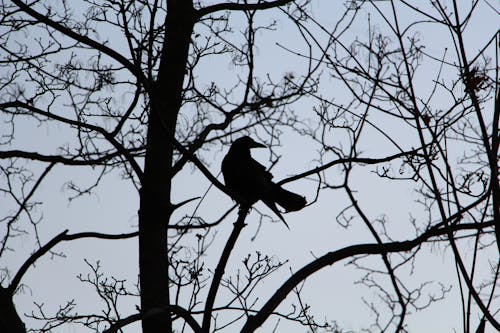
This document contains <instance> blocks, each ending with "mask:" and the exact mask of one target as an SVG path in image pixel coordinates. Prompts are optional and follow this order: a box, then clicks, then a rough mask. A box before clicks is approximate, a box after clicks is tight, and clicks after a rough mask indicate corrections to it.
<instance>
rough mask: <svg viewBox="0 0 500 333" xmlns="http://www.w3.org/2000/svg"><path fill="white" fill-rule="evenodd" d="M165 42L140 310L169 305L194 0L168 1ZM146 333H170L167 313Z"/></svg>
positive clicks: (146, 202) (147, 170)
mask: <svg viewBox="0 0 500 333" xmlns="http://www.w3.org/2000/svg"><path fill="white" fill-rule="evenodd" d="M167 10H168V12H167V17H166V20H165V41H164V45H163V51H162V52H163V53H162V57H161V62H160V67H159V73H158V79H157V82H156V84H154V86H153V90H152V91H150V92H149V93H150V98H151V109H150V114H149V120H148V135H147V148H146V156H145V162H144V163H145V165H144V179H143V184H142V189H141V195H140V210H139V271H140V286H141V310H142V312H143V313H146V312H148V311H150V310H152V309H154V308H161V307H168V306H169V305H170V300H169V279H168V265H169V258H168V245H167V225H168V223H169V219H170V216H171V214H172V209H173V208H172V204H171V200H170V192H171V179H172V176H173V174H172V171H171V168H172V158H173V149H174V147H173V144H172V140H173V138H174V137H175V129H176V123H177V115H178V113H179V109H180V107H181V101H182V85H183V82H184V75H185V69H186V64H187V59H188V52H189V45H190V42H191V33H192V31H193V17H194V15H193V14H194V9H193V4H192V1H187V0H170V1H168V2H167ZM142 328H143V332H144V333H153V332H155V333H157V332H168V333H170V332H172V320H171V316H170V315H161V316H160V315H158V316H152V317H149V318H144V320H143V321H142Z"/></svg>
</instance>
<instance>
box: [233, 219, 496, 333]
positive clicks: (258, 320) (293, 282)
mask: <svg viewBox="0 0 500 333" xmlns="http://www.w3.org/2000/svg"><path fill="white" fill-rule="evenodd" d="M491 226H493V223H492V222H489V223H483V224H476V223H474V224H464V225H455V226H453V228H452V230H453V231H454V232H456V231H460V230H467V229H471V228H472V229H485V228H488V227H491ZM447 233H448V231H447V230H446V228H444V227H443V228H431V229H429V230H428V231H426V232H424V233H422V234H421V235H420V236H418V237H416V238H414V239H412V240H407V241H402V242H391V243H383V244H378V243H377V244H359V245H352V246H347V247H344V248H342V249H340V250H337V251H333V252H329V253H327V254H325V255H323V256H321V257H319V258H317V259H315V260H313V261H311V262H310V263H309V264H307V265H305V266H304V267H302V268H301V269H299V270H298V271H297V272H296V273H294V274H293V275H292V276H291V277H290V278H289V279H288V280H286V281H285V282H284V283H283V284H282V285H281V287H279V288H278V290H276V292H275V293H274V294H273V295H272V296H271V297H270V298H269V300H268V301H267V302H266V303H265V304H264V305H263V306H262V307H261V308H260V310H259V312H258V313H257V314H255V315H253V316H250V317H249V318H248V320H247V322H246V323H245V325H244V326H243V328H242V329H241V333H251V332H254V331H255V330H256V329H257V328H259V327H260V326H261V325H262V324H263V323H264V322H265V321H266V320H267V318H268V317H269V316H270V315H271V314H272V312H273V311H274V310H275V309H276V307H277V306H278V305H279V304H281V302H282V301H283V300H284V299H285V298H286V297H287V296H288V294H289V293H290V292H292V291H293V289H294V288H295V287H296V286H297V285H298V284H299V283H301V282H302V281H304V280H305V279H306V278H307V277H309V276H311V275H312V274H314V273H315V272H317V271H319V270H321V269H323V268H325V267H326V266H330V265H333V264H334V263H336V262H339V261H341V260H343V259H346V258H350V257H355V256H358V255H368V254H378V255H381V254H387V253H393V252H407V251H410V250H412V249H413V248H415V247H418V246H420V245H421V244H422V243H424V242H425V241H427V240H429V239H430V238H431V237H436V236H442V235H447ZM485 315H486V316H487V317H488V316H489V318H488V319H489V320H490V323H491V324H492V325H493V326H494V327H495V328H497V329H498V328H500V324H498V322H496V320H495V319H494V318H493V317H492V316H491V314H489V313H487V314H485Z"/></svg>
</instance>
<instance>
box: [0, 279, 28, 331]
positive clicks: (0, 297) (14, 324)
mask: <svg viewBox="0 0 500 333" xmlns="http://www.w3.org/2000/svg"><path fill="white" fill-rule="evenodd" d="M0 333H26V327H25V326H24V323H23V322H22V320H21V318H19V315H18V314H17V311H16V308H15V306H14V303H13V302H12V294H11V293H10V292H9V290H8V289H5V288H3V287H0Z"/></svg>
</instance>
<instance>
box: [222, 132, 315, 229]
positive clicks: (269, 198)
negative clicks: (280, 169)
mask: <svg viewBox="0 0 500 333" xmlns="http://www.w3.org/2000/svg"><path fill="white" fill-rule="evenodd" d="M260 147H265V146H264V145H262V144H260V143H257V142H255V141H254V140H252V139H251V138H250V137H248V136H244V137H241V138H239V139H237V140H235V141H234V142H233V144H232V145H231V148H230V149H229V152H228V153H227V155H226V156H225V157H224V159H223V160H222V174H223V175H224V183H225V184H226V186H227V187H228V188H229V189H230V190H231V191H233V192H234V193H235V194H236V195H238V196H239V197H240V199H241V200H244V201H245V203H246V204H248V205H252V204H254V203H255V202H257V201H258V200H262V202H264V203H265V204H266V205H267V206H268V207H269V208H271V210H272V211H273V212H274V213H275V214H276V215H278V217H279V218H280V219H281V220H282V221H283V222H285V220H284V218H283V216H282V215H281V213H280V211H279V210H278V208H277V207H276V204H278V205H280V206H281V207H283V208H284V209H285V210H286V211H287V212H290V211H296V210H300V209H302V208H304V206H305V205H306V200H305V198H304V197H302V196H300V195H298V194H295V193H293V192H290V191H287V190H285V189H283V188H281V186H279V185H277V184H275V183H274V182H273V181H272V178H273V176H272V174H271V173H270V172H269V171H267V170H266V168H265V167H264V166H263V165H262V164H260V163H259V162H257V161H256V160H254V159H253V158H252V156H251V154H250V149H251V148H260ZM285 224H286V222H285ZM287 226H288V225H287Z"/></svg>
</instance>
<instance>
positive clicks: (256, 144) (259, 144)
mask: <svg viewBox="0 0 500 333" xmlns="http://www.w3.org/2000/svg"><path fill="white" fill-rule="evenodd" d="M250 148H267V147H266V146H265V145H263V144H262V143H258V142H255V141H254V142H253V143H252V146H251V147H250Z"/></svg>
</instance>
